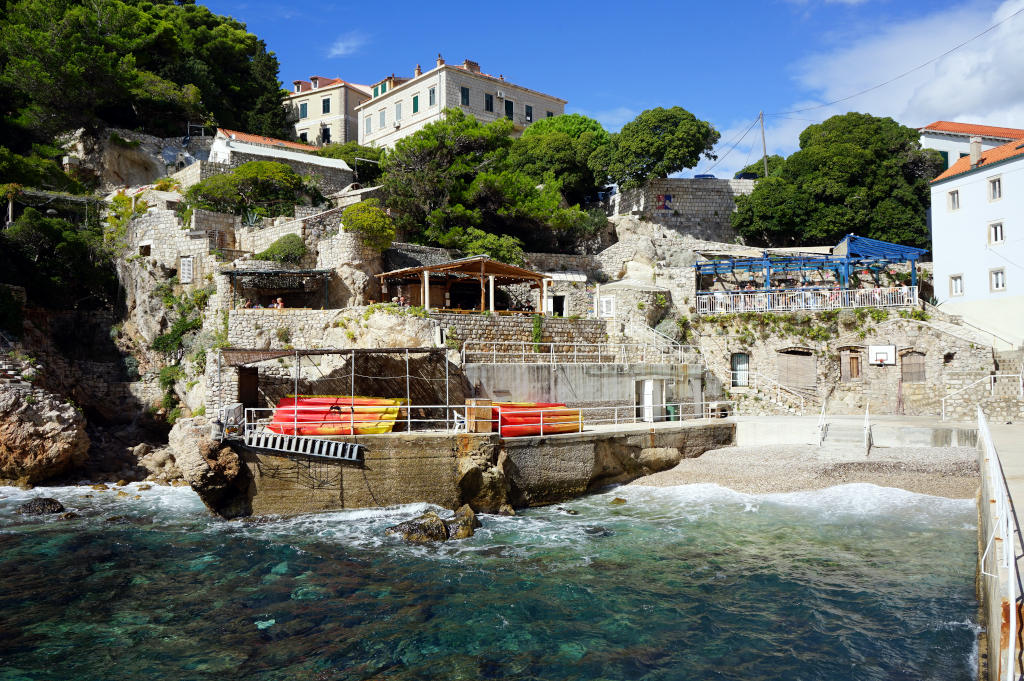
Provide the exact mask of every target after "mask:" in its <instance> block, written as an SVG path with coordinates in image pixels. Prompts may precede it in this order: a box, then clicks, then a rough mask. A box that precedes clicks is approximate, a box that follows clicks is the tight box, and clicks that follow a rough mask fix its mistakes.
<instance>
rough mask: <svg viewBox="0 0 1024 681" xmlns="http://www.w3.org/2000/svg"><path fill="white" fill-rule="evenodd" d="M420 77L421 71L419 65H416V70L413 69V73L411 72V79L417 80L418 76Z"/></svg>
mask: <svg viewBox="0 0 1024 681" xmlns="http://www.w3.org/2000/svg"><path fill="white" fill-rule="evenodd" d="M422 75H423V69H421V68H420V65H419V64H417V65H416V68H415V69H414V70H413V72H412V77H413V78H419V77H420V76H422Z"/></svg>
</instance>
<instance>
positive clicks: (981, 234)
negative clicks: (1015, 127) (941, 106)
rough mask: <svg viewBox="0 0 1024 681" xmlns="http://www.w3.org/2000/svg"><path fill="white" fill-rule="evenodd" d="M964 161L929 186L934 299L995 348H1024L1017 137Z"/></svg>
mask: <svg viewBox="0 0 1024 681" xmlns="http://www.w3.org/2000/svg"><path fill="white" fill-rule="evenodd" d="M969 149H970V151H969V152H968V156H965V157H963V158H960V159H958V160H957V161H956V163H954V164H953V165H952V166H951V167H950V168H949V169H947V170H946V171H945V172H944V173H942V174H941V175H939V176H938V177H937V178H935V179H934V180H933V181H932V197H931V199H932V203H931V222H932V254H933V257H934V260H935V271H934V272H935V274H934V276H935V279H934V284H935V297H936V298H937V299H938V301H939V304H940V305H941V307H942V309H943V310H945V311H947V312H949V313H951V314H955V315H961V316H962V317H963V318H964V320H965V321H967V322H969V323H971V324H974V325H976V326H979V327H981V328H982V329H985V330H986V331H989V332H991V333H993V334H995V335H996V336H997V337H998V338H997V342H998V341H999V340H1000V339H1001V341H1002V342H999V343H998V344H999V345H1001V346H1004V347H1005V346H1007V345H1011V346H1019V345H1022V344H1024V140H1014V141H1012V142H1010V143H1008V144H1004V145H1002V146H999V147H995V148H993V149H988V150H984V149H983V148H982V141H981V139H979V138H977V137H975V138H974V139H973V140H972V141H971V143H970V146H969Z"/></svg>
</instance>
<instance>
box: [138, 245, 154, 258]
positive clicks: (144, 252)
mask: <svg viewBox="0 0 1024 681" xmlns="http://www.w3.org/2000/svg"><path fill="white" fill-rule="evenodd" d="M152 253H153V245H152V244H144V245H142V246H139V255H141V256H145V257H149V256H150V255H152Z"/></svg>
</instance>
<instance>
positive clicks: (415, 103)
mask: <svg viewBox="0 0 1024 681" xmlns="http://www.w3.org/2000/svg"><path fill="white" fill-rule="evenodd" d="M419 110H420V96H419V95H413V96H412V112H413V113H419Z"/></svg>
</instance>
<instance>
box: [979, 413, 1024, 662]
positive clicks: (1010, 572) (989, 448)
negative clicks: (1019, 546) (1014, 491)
mask: <svg viewBox="0 0 1024 681" xmlns="http://www.w3.org/2000/svg"><path fill="white" fill-rule="evenodd" d="M978 441H979V443H980V445H981V447H982V453H983V454H984V457H985V462H984V464H983V465H982V466H981V475H982V478H983V481H982V497H981V498H982V501H984V500H985V499H986V497H987V498H988V499H989V500H990V501H991V502H992V503H990V504H986V505H987V506H992V507H994V508H993V510H994V511H995V515H996V517H995V522H994V523H993V524H994V527H993V528H992V533H991V536H989V537H988V539H987V541H986V543H985V551H984V553H982V555H981V558H980V560H979V562H980V566H979V567H980V569H981V574H982V575H984V576H986V577H992V578H994V579H996V580H997V582H999V583H1000V586H1003V585H1002V583H1001V582H1002V580H1001V578H1000V575H999V569H1000V568H1002V569H1004V570H1006V571H1007V572H1006V576H1005V582H1006V584H1005V588H1004V589H1002V591H1003V593H1002V597H1003V603H1004V604H1009V607H1008V608H1007V610H1008V611H1009V612H1008V613H1007V615H1006V616H1007V619H1008V621H1006V624H1007V625H1008V631H1006V632H1005V633H1006V636H1005V637H1004V636H1003V634H1002V633H999V634H998V636H999V646H1000V653H1002V652H1003V651H1002V650H1001V648H1002V646H1004V645H1005V646H1006V664H1005V666H1003V667H1002V670H1003V675H1002V678H1003V679H1004V680H1005V681H1014V680H1015V679H1017V678H1018V677H1017V675H1016V674H1015V671H1016V670H1015V668H1014V667H1015V664H1016V663H1017V657H1018V654H1019V650H1018V640H1017V637H1018V622H1017V612H1018V604H1017V585H1018V584H1019V583H1020V571H1019V567H1018V565H1017V550H1016V546H1015V539H1014V538H1015V537H1016V536H1017V534H1018V532H1019V529H1018V528H1019V524H1018V523H1017V516H1016V514H1015V513H1014V510H1013V502H1012V500H1011V498H1010V492H1009V489H1008V488H1007V485H1006V478H1005V477H1004V476H1003V466H1002V462H1001V461H1000V460H999V453H998V452H997V451H996V447H995V443H993V441H992V433H991V431H990V430H989V427H988V421H987V420H986V419H985V412H984V411H982V409H981V406H980V405H979V406H978ZM986 477H987V478H988V479H987V480H984V478H986ZM986 491H987V492H988V494H986V493H985V492H986ZM997 542H1000V543H999V544H997ZM994 546H1001V547H1002V550H1001V551H1000V550H999V549H998V548H997V549H996V550H995V551H994V552H993V558H992V562H993V563H994V564H995V568H996V569H995V571H994V572H989V571H988V570H986V559H987V558H988V555H989V552H990V551H993V547H994ZM994 607H997V604H995V603H992V604H990V608H994ZM1003 607H1004V608H1005V607H1006V606H1005V605H1003ZM1007 610H1003V612H1007ZM1004 621H1005V620H1004ZM989 635H990V636H994V635H996V632H990V633H989ZM1004 641H1005V643H1004ZM1001 662H1002V661H1001V660H999V659H996V660H992V659H989V665H990V666H992V665H995V666H997V668H998V666H1000V665H1001ZM990 678H996V677H995V676H994V675H990Z"/></svg>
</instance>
